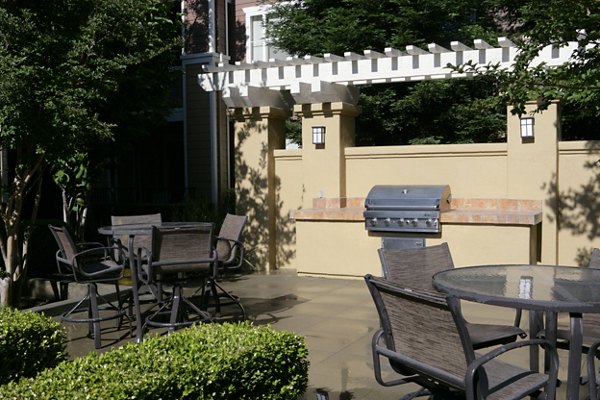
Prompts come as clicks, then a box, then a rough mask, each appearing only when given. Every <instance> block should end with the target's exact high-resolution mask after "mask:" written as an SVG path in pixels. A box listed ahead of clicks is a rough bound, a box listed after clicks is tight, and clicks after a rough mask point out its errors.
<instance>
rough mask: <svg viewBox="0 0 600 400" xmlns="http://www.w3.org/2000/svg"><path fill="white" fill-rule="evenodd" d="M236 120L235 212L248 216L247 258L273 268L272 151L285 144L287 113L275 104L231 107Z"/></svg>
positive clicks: (259, 265) (274, 228) (257, 265)
mask: <svg viewBox="0 0 600 400" xmlns="http://www.w3.org/2000/svg"><path fill="white" fill-rule="evenodd" d="M230 115H231V117H232V118H233V119H234V121H235V128H234V135H235V138H234V141H235V192H236V196H237V204H236V208H237V213H238V214H242V215H247V216H248V222H249V223H248V227H247V228H246V231H245V233H246V235H245V241H246V242H245V243H246V246H245V248H246V249H247V255H246V256H247V257H246V258H247V259H248V261H250V262H251V263H253V264H254V266H255V267H256V268H259V269H262V270H270V269H275V268H276V257H275V256H276V243H277V235H276V232H277V230H276V222H277V218H276V215H277V207H276V194H277V193H276V192H277V186H278V185H277V182H276V176H275V162H274V160H273V151H274V150H276V149H283V148H284V147H285V119H286V118H287V117H288V113H287V112H286V111H284V110H282V109H279V108H274V107H254V108H236V109H233V110H230Z"/></svg>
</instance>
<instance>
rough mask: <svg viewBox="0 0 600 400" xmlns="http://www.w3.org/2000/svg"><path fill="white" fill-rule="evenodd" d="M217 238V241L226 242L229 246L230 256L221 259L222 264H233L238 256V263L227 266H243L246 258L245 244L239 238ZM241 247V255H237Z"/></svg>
mask: <svg viewBox="0 0 600 400" xmlns="http://www.w3.org/2000/svg"><path fill="white" fill-rule="evenodd" d="M215 239H216V240H217V242H219V241H220V242H224V243H226V244H227V245H228V246H229V250H230V251H229V258H228V259H227V260H221V261H220V262H221V263H222V264H231V263H232V262H233V261H235V259H236V257H237V258H238V262H237V264H236V265H226V267H229V268H239V267H241V266H242V262H243V260H244V244H243V243H242V242H241V241H239V240H235V239H227V238H223V237H220V236H217V237H215ZM238 249H239V255H237V254H236V253H237V251H238Z"/></svg>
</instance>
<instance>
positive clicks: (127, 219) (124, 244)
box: [110, 213, 162, 256]
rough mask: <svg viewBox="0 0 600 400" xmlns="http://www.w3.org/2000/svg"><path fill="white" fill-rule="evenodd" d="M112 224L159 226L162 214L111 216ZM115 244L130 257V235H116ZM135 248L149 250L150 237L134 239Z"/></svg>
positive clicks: (140, 236)
mask: <svg viewBox="0 0 600 400" xmlns="http://www.w3.org/2000/svg"><path fill="white" fill-rule="evenodd" d="M110 224H111V225H113V226H114V225H131V224H142V225H148V226H151V225H157V226H159V225H160V224H162V215H161V214H160V213H156V214H140V215H111V216H110ZM112 240H113V242H114V243H116V244H118V245H119V246H121V248H123V250H124V251H125V254H126V255H127V256H129V255H128V254H127V253H128V251H129V247H128V242H129V236H128V235H122V236H121V235H115V236H113V238H112ZM133 240H134V246H135V247H136V248H142V249H149V248H150V244H151V238H150V235H138V236H136V237H135V238H134V239H133Z"/></svg>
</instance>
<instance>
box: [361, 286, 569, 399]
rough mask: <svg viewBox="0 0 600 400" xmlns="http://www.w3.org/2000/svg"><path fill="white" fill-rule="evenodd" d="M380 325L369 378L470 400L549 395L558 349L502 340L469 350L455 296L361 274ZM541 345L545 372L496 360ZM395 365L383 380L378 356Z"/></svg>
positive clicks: (540, 342)
mask: <svg viewBox="0 0 600 400" xmlns="http://www.w3.org/2000/svg"><path fill="white" fill-rule="evenodd" d="M365 281H366V283H367V287H368V288H369V291H370V293H371V296H372V298H373V301H374V302H375V306H376V308H377V312H378V314H379V319H380V323H381V328H380V329H379V330H378V331H376V332H375V334H374V335H373V340H372V354H373V366H374V373H375V379H376V380H377V382H378V383H379V384H381V385H383V386H395V385H402V384H405V383H409V382H412V383H416V384H418V385H420V386H421V387H422V388H423V389H424V390H419V391H418V392H417V393H415V394H410V395H407V396H405V397H404V398H405V399H408V398H414V396H416V395H426V394H427V393H424V392H428V394H432V395H434V396H439V398H452V396H453V395H458V396H460V397H463V396H464V397H466V399H468V400H474V399H498V400H500V399H502V400H509V399H521V398H523V397H525V396H528V395H530V396H538V395H540V394H541V391H542V389H543V394H544V395H545V396H546V397H544V398H547V399H554V395H555V391H556V376H557V373H558V371H557V370H558V354H557V351H556V348H554V347H553V346H552V344H551V343H550V342H548V341H547V340H544V339H528V340H522V341H518V342H513V343H507V344H503V345H500V346H499V347H497V348H494V349H493V350H492V351H490V352H488V353H485V354H481V355H480V354H477V353H475V351H474V350H473V345H472V342H471V337H470V335H469V331H468V329H467V327H466V325H465V323H464V319H463V318H462V315H461V310H460V300H459V299H457V298H455V297H452V296H448V297H446V298H444V297H442V296H439V295H437V294H435V293H431V292H429V291H421V290H418V289H408V288H402V287H400V286H399V285H397V284H395V283H393V282H391V281H389V280H385V279H381V278H376V277H374V276H372V275H366V276H365ZM538 345H543V346H546V347H547V348H548V349H549V350H550V351H551V354H552V357H551V360H552V363H551V368H550V369H549V372H548V373H540V372H536V371H531V370H527V369H523V368H521V367H519V366H516V365H513V364H509V363H507V362H504V361H501V360H499V359H497V357H499V356H500V355H502V354H506V353H507V352H510V351H513V350H516V349H520V348H523V347H526V346H538ZM382 357H383V358H387V359H389V360H390V361H392V362H393V363H395V364H396V365H398V366H399V368H398V369H397V370H396V372H398V373H399V374H400V375H401V376H400V377H399V378H396V379H384V377H383V371H382V367H381V358H382Z"/></svg>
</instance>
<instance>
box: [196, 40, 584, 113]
mask: <svg viewBox="0 0 600 400" xmlns="http://www.w3.org/2000/svg"><path fill="white" fill-rule="evenodd" d="M576 49H577V42H569V43H568V44H567V45H566V46H563V47H560V48H559V47H554V46H547V47H546V48H544V49H543V50H542V51H541V52H540V53H539V55H538V57H537V58H536V59H535V60H534V61H533V63H532V66H535V65H539V64H541V63H545V64H546V65H547V66H548V67H552V66H557V65H561V64H563V63H565V62H567V61H568V60H569V59H570V58H571V56H572V54H573V51H574V50H576ZM518 51H519V49H518V47H517V46H516V45H515V44H514V43H513V42H512V41H510V40H509V39H507V38H504V37H501V38H498V46H497V47H496V46H492V45H491V44H489V43H486V42H485V41H483V40H480V39H477V40H475V41H474V43H473V46H472V47H469V46H467V45H465V44H463V43H460V42H452V43H451V45H450V49H447V48H445V47H442V46H440V45H438V44H435V43H431V44H429V46H428V51H426V50H423V49H421V48H419V47H416V46H406V48H405V50H404V51H401V50H397V49H393V48H386V49H385V51H384V52H383V53H379V52H376V51H372V50H365V51H364V52H363V54H357V53H352V52H346V53H344V55H343V56H338V55H334V54H325V55H324V57H313V56H305V57H303V58H298V57H288V58H287V59H285V60H269V61H268V62H264V61H257V62H253V63H242V62H236V63H235V64H229V63H228V61H229V57H228V56H225V55H220V56H219V62H216V63H215V64H214V65H206V66H205V67H204V70H205V73H202V74H199V76H198V80H199V84H200V86H201V87H202V88H203V89H204V90H205V91H208V92H212V91H221V92H222V95H223V100H224V101H225V104H226V105H227V106H228V107H230V108H238V107H260V106H272V107H280V108H288V107H289V106H291V105H293V104H307V103H325V102H346V103H350V104H356V103H357V101H358V86H360V85H366V84H378V83H393V82H411V81H421V80H428V79H448V78H460V77H466V76H469V75H473V74H474V73H475V72H468V73H458V72H456V71H455V70H453V69H452V68H449V67H448V65H449V64H450V65H462V64H465V63H468V62H471V63H473V64H478V65H496V64H497V65H498V66H499V67H500V68H504V69H510V68H511V67H512V65H513V63H514V59H515V56H516V55H517V53H518Z"/></svg>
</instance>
